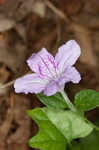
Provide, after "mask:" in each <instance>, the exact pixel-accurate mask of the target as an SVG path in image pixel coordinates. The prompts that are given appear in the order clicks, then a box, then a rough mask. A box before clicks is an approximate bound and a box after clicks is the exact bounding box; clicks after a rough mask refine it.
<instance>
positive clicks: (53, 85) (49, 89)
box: [44, 80, 60, 96]
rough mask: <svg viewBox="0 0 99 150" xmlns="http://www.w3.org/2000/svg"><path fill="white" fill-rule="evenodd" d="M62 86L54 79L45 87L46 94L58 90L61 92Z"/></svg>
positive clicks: (48, 94)
mask: <svg viewBox="0 0 99 150" xmlns="http://www.w3.org/2000/svg"><path fill="white" fill-rule="evenodd" d="M59 90H60V88H59V86H58V85H57V82H56V81H54V80H52V81H51V82H50V83H49V84H48V85H47V86H46V88H45V89H44V94H45V95H47V96H51V95H54V94H55V93H56V92H59Z"/></svg>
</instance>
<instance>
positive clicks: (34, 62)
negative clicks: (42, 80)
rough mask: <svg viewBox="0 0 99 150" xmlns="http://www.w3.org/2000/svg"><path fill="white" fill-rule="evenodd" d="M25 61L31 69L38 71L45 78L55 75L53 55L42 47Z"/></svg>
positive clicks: (55, 66)
mask: <svg viewBox="0 0 99 150" xmlns="http://www.w3.org/2000/svg"><path fill="white" fill-rule="evenodd" d="M27 63H28V65H29V67H30V68H31V69H32V71H34V72H36V73H38V74H39V75H40V76H45V77H46V78H52V77H54V76H56V68H57V65H56V64H55V60H54V57H53V56H52V55H51V54H50V53H49V52H47V50H46V49H45V48H43V49H42V50H41V51H40V52H38V53H37V54H33V55H32V56H31V57H30V58H29V59H28V60H27Z"/></svg>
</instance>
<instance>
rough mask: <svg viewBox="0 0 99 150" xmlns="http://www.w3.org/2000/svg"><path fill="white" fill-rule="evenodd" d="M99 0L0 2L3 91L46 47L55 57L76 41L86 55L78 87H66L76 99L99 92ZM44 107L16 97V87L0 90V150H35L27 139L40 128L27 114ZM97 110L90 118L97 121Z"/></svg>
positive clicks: (26, 97)
mask: <svg viewBox="0 0 99 150" xmlns="http://www.w3.org/2000/svg"><path fill="white" fill-rule="evenodd" d="M97 3H99V2H98V0H90V2H89V1H88V0H66V1H65V0H61V2H60V0H51V1H48V0H28V1H27V0H17V1H16V0H0V87H2V86H3V85H5V84H7V83H10V82H11V81H13V80H15V79H16V78H18V77H20V76H22V75H24V74H26V73H27V72H28V71H30V70H29V68H28V66H27V64H26V60H27V58H28V57H29V56H30V55H31V54H32V53H35V52H38V51H39V50H40V49H41V48H42V47H46V48H47V49H48V51H49V52H51V53H52V54H53V55H55V53H56V52H57V49H58V47H59V46H60V45H62V44H63V43H65V42H66V41H68V40H70V39H74V40H76V41H77V42H78V43H79V44H80V46H81V50H82V54H81V56H80V59H79V60H78V61H77V63H76V67H77V69H78V70H79V72H80V73H81V76H82V80H81V82H80V83H79V84H77V85H75V84H72V83H68V84H66V92H67V93H68V95H69V97H70V98H71V100H73V97H74V95H75V94H76V92H79V91H80V90H83V89H86V88H89V89H94V90H96V91H99V4H98V5H97ZM38 106H40V107H42V106H43V105H42V104H41V103H40V102H39V101H38V99H37V97H36V96H35V95H34V94H28V95H24V94H16V93H15V92H14V88H13V84H10V86H9V85H7V86H6V87H5V88H0V150H30V148H29V147H28V144H27V143H28V140H29V138H30V137H31V136H33V135H34V134H36V132H37V126H36V125H35V123H34V122H33V121H32V120H31V119H30V117H29V116H28V115H27V110H28V109H32V108H35V107H38ZM98 115H99V111H98V109H95V110H93V111H91V113H90V115H89V113H88V114H87V116H88V118H89V119H90V120H91V121H95V120H96V119H97V118H98Z"/></svg>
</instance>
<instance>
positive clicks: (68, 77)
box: [59, 67, 81, 86]
mask: <svg viewBox="0 0 99 150" xmlns="http://www.w3.org/2000/svg"><path fill="white" fill-rule="evenodd" d="M80 80H81V76H80V73H79V72H78V71H77V70H76V68H75V67H68V68H67V69H65V71H64V72H63V73H62V75H61V77H60V78H59V85H60V86H64V84H65V83H67V82H70V81H71V82H73V83H79V82H80Z"/></svg>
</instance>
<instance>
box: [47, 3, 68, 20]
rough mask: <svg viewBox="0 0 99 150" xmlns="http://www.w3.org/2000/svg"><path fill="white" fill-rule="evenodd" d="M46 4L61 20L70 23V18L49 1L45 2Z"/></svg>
mask: <svg viewBox="0 0 99 150" xmlns="http://www.w3.org/2000/svg"><path fill="white" fill-rule="evenodd" d="M44 1H45V4H46V5H47V6H48V7H49V8H50V9H51V10H52V11H53V12H54V13H55V14H56V15H57V16H59V17H60V18H61V19H63V20H65V21H67V22H70V20H69V19H68V17H67V16H66V15H65V14H64V13H63V12H62V11H61V10H59V9H58V8H56V7H55V6H54V5H53V4H52V3H51V2H50V1H49V0H44Z"/></svg>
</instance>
